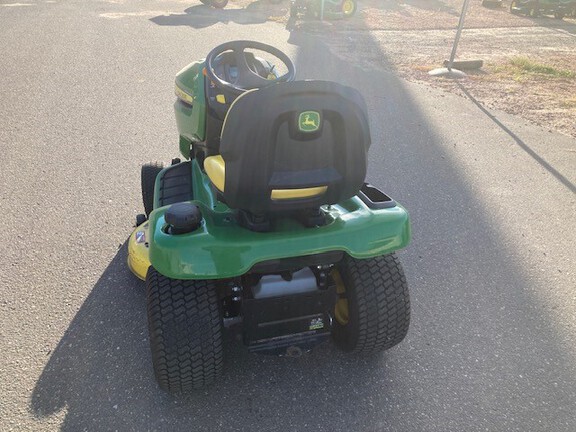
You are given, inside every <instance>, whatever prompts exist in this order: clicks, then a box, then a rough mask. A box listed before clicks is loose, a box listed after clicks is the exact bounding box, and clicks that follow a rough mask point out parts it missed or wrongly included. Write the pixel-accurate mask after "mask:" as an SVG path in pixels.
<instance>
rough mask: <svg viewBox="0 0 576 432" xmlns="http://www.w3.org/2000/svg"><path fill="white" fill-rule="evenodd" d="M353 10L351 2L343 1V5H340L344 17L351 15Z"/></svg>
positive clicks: (350, 0)
mask: <svg viewBox="0 0 576 432" xmlns="http://www.w3.org/2000/svg"><path fill="white" fill-rule="evenodd" d="M354 9H355V5H354V2H353V1H352V0H344V3H342V13H343V14H344V15H352V13H353V12H354Z"/></svg>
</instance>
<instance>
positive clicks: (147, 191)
mask: <svg viewBox="0 0 576 432" xmlns="http://www.w3.org/2000/svg"><path fill="white" fill-rule="evenodd" d="M163 168H164V166H163V165H162V163H161V162H150V163H147V164H144V165H142V169H141V170H140V179H141V183H142V203H143V204H144V213H146V217H149V216H150V213H152V210H154V185H155V183H156V177H158V174H159V173H160V171H162V169H163Z"/></svg>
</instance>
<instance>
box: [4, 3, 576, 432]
mask: <svg viewBox="0 0 576 432" xmlns="http://www.w3.org/2000/svg"><path fill="white" fill-rule="evenodd" d="M231 39H254V40H259V41H262V42H265V43H269V44H271V45H274V46H276V47H278V48H280V49H282V50H283V51H285V52H286V53H287V54H288V55H289V56H290V57H291V58H292V59H293V60H294V61H295V63H296V67H297V70H298V77H299V78H315V79H328V80H336V81H339V82H342V83H345V84H349V85H352V86H354V87H356V88H358V89H359V90H360V91H361V93H362V94H363V95H364V96H365V98H366V100H367V104H368V108H369V114H370V121H371V130H372V141H373V144H372V148H371V153H370V156H369V157H370V166H369V175H368V179H369V180H370V181H371V182H372V183H373V184H375V185H377V186H379V187H380V188H382V189H383V190H385V191H386V192H388V193H389V194H390V195H391V196H393V197H394V198H396V199H397V200H398V201H399V202H401V203H402V204H403V205H404V206H405V207H406V208H407V209H408V211H409V212H410V215H411V217H412V223H413V242H412V244H411V245H410V246H409V247H408V248H407V249H406V250H405V251H403V252H402V253H401V254H400V257H401V260H402V263H403V265H404V267H405V271H406V274H407V278H408V282H409V284H410V289H411V296H412V325H411V329H410V332H409V334H408V337H407V339H406V340H405V341H404V342H403V343H401V344H400V345H399V346H397V347H395V348H394V349H392V350H390V351H388V352H386V353H384V354H383V355H377V356H372V357H368V358H359V357H354V356H349V355H345V354H343V353H340V352H339V351H338V350H337V349H336V348H335V347H333V346H332V345H325V346H321V347H319V348H318V349H316V350H315V351H313V352H312V353H310V354H307V355H304V356H302V357H300V358H297V359H291V358H278V357H267V356H258V355H253V354H249V353H247V352H246V350H245V349H244V348H243V346H242V345H241V343H240V342H239V341H238V340H237V339H236V338H235V337H234V335H232V334H229V335H228V336H227V343H226V355H227V363H226V367H225V372H224V376H223V377H222V379H220V380H219V382H218V383H217V384H216V385H215V386H214V387H212V388H210V389H207V390H205V391H201V392H198V393H197V394H194V395H192V396H189V397H186V398H173V397H171V396H169V395H167V394H165V393H163V392H162V391H161V390H159V389H158V387H157V385H156V383H155V381H154V377H153V373H152V366H151V360H150V353H149V348H148V337H147V328H146V316H145V307H146V304H145V296H144V286H143V284H142V282H140V281H139V280H137V279H136V278H135V277H133V276H132V274H131V273H130V271H129V270H128V268H127V266H126V241H127V238H128V236H129V234H130V232H131V229H132V224H133V222H134V219H135V216H136V214H138V213H140V212H142V209H141V206H142V205H141V198H140V184H139V183H140V179H139V171H140V164H141V163H143V162H148V161H154V160H162V161H169V160H170V159H171V158H172V157H175V156H177V151H178V142H177V132H176V126H175V122H174V118H173V111H172V103H173V100H174V96H173V77H174V75H175V74H176V73H177V72H178V71H179V70H180V69H181V68H182V67H183V66H185V65H186V64H188V63H189V62H191V61H193V60H196V59H198V58H202V57H203V56H205V55H206V54H207V53H208V51H209V50H210V49H211V48H212V47H214V46H216V45H217V44H219V43H221V42H224V41H227V40H231ZM372 49H373V52H374V53H375V55H380V56H381V62H382V68H381V69H376V68H372V69H371V68H366V67H359V64H361V63H362V62H361V61H358V62H354V61H349V60H345V58H344V57H343V56H341V55H339V53H338V52H333V51H331V50H329V49H328V47H327V46H326V44H325V43H324V42H322V38H321V37H318V36H313V35H308V34H306V33H303V32H298V31H292V32H289V31H288V30H286V29H285V27H284V26H283V25H281V24H278V23H273V22H265V20H264V19H263V18H262V17H261V16H259V15H258V14H256V13H250V12H247V11H242V10H233V9H225V10H223V11H213V10H209V9H207V8H206V7H205V6H203V5H201V4H200V3H193V2H184V1H175V0H172V1H150V0H146V1H142V2H136V1H113V0H110V1H105V0H104V1H95V0H91V1H88V0H87V1H79V0H70V1H62V0H53V1H37V0H19V1H16V0H0V211H1V214H2V217H1V218H0V233H1V234H0V238H1V239H2V242H1V244H2V253H1V254H0V329H1V330H0V365H1V366H0V431H10V430H14V431H52V430H63V431H83V430H87V431H112V430H119V431H164V430H165V431H175V430H190V431H214V430H220V431H243V430H246V431H303V430H311V431H332V432H335V431H439V432H440V431H566V432H571V431H574V430H576V415H575V414H574V413H575V412H576V340H575V336H574V335H575V334H576V332H575V330H576V318H575V317H576V292H575V288H576V271H575V270H574V268H575V265H574V263H575V262H576V260H575V255H576V248H575V247H574V243H575V241H576V234H575V232H576V229H575V228H576V186H575V184H576V169H575V168H576V140H575V139H573V138H570V137H567V136H564V135H560V134H558V133H555V132H551V131H548V130H545V129H542V128H540V127H537V126H534V125H532V124H529V123H528V122H526V121H525V120H523V119H521V118H518V117H513V116H510V115H507V114H504V113H501V112H497V111H490V110H487V109H486V108H485V107H483V106H482V105H481V104H479V103H478V102H477V101H475V100H474V99H473V97H472V96H470V97H468V98H463V97H459V96H455V95H451V94H445V93H442V92H440V91H437V90H434V89H431V88H428V87H425V86H422V85H416V84H411V83H408V82H405V81H403V80H401V79H399V78H398V77H397V76H396V75H394V74H393V73H389V72H386V71H385V69H387V67H386V64H387V58H386V52H385V50H381V47H380V45H379V44H378V43H377V42H376V39H374V46H373V47H372ZM407 49H411V48H410V47H407ZM347 57H348V56H347ZM462 87H463V89H464V91H465V90H466V83H465V82H463V83H462Z"/></svg>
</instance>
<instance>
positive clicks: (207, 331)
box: [146, 267, 224, 394]
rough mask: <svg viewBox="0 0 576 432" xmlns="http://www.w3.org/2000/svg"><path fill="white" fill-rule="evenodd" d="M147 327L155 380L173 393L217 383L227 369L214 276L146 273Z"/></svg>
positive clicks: (154, 271)
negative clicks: (194, 277) (200, 277)
mask: <svg viewBox="0 0 576 432" xmlns="http://www.w3.org/2000/svg"><path fill="white" fill-rule="evenodd" d="M146 286H147V308H148V331H149V336H150V350H151V351H152V365H153V367H154V374H155V375H156V380H157V381H158V384H159V385H160V387H161V388H162V389H163V390H166V391H167V392H169V393H176V394H178V393H186V392H189V391H191V390H194V389H200V388H203V387H206V386H208V385H210V384H212V383H213V382H214V381H215V380H216V378H218V376H220V374H221V372H222V366H223V362H224V353H223V348H222V313H221V308H220V303H219V301H218V294H217V292H216V287H215V286H214V282H213V281H206V280H177V279H170V278H167V277H166V276H163V275H161V274H160V273H158V272H157V271H156V270H155V269H154V268H153V267H150V268H149V270H148V274H147V275H146Z"/></svg>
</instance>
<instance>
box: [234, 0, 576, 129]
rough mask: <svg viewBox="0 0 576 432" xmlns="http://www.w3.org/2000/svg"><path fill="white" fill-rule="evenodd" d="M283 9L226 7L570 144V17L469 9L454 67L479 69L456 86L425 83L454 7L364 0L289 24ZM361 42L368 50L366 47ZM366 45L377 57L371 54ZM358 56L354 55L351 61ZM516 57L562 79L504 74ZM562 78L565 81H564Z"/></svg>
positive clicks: (263, 4)
mask: <svg viewBox="0 0 576 432" xmlns="http://www.w3.org/2000/svg"><path fill="white" fill-rule="evenodd" d="M288 6H289V3H288V2H287V1H284V2H282V3H280V4H271V3H269V2H268V1H266V0H261V1H257V2H250V1H249V0H232V1H231V3H230V6H228V7H231V8H235V7H237V8H242V7H243V8H246V9H250V10H252V11H255V12H260V13H263V14H265V15H266V16H267V18H268V19H270V20H274V21H278V22H285V23H286V24H287V26H289V27H290V28H292V29H295V30H304V31H308V32H314V33H316V34H317V35H318V37H320V38H321V39H322V40H323V41H324V42H325V44H326V45H327V46H329V47H330V49H331V51H332V52H333V53H335V54H336V55H338V56H339V57H341V58H343V59H345V60H348V61H356V62H359V63H360V66H362V67H364V68H375V69H390V70H395V71H396V72H397V73H398V74H399V75H400V76H402V77H404V78H406V79H408V80H410V81H418V82H426V83H428V84H429V85H431V86H434V87H441V88H443V89H444V90H446V91H450V92H453V93H456V94H459V95H463V96H466V97H472V98H473V99H475V100H476V101H477V102H478V103H481V104H482V105H484V106H486V107H490V108H497V109H500V110H503V111H506V112H508V113H511V114H515V115H520V116H522V117H524V118H526V119H528V120H530V121H532V122H534V123H536V124H539V125H541V126H543V127H547V128H549V129H550V130H557V131H559V132H562V133H564V134H566V135H570V136H575V137H576V62H575V61H574V58H576V18H574V17H570V18H564V19H563V20H556V19H554V18H552V17H547V16H544V17H540V18H529V17H524V16H518V15H513V14H511V13H510V12H509V3H506V2H504V3H503V4H501V5H500V6H498V7H495V8H493V9H492V8H486V7H483V6H482V5H481V2H480V1H474V2H471V3H470V6H469V10H468V13H467V15H466V21H465V28H464V31H463V33H462V38H461V40H460V44H459V47H458V51H457V56H456V60H464V59H468V60H476V59H479V60H483V62H484V66H483V67H482V69H480V70H477V71H472V72H469V74H468V77H467V78H466V79H464V80H460V81H457V82H455V81H452V80H449V79H442V78H440V79H439V78H432V77H430V76H429V75H428V71H430V70H432V69H434V68H436V67H440V66H442V63H443V61H444V60H446V59H448V58H449V56H450V51H451V49H452V42H453V40H454V36H455V28H456V26H457V24H458V19H459V15H460V11H461V6H462V2H461V1H460V0H445V1H438V0H409V1H390V0H384V1H382V0H364V1H361V2H360V5H359V10H358V12H357V14H356V15H355V16H354V17H352V18H351V19H346V20H334V21H324V22H319V21H316V20H306V19H299V20H296V21H295V22H289V19H288ZM367 41H369V43H367ZM374 41H376V42H377V44H378V45H379V46H380V48H381V49H380V52H374V51H373V49H372V48H364V47H373V46H374ZM359 53H360V55H359ZM517 57H522V58H526V59H528V60H530V61H532V62H535V63H538V64H541V65H545V66H550V67H553V68H555V69H556V70H558V71H562V72H566V73H567V74H568V75H569V76H568V77H566V76H551V75H545V74H527V75H521V76H518V75H517V74H516V73H515V71H514V70H511V69H510V62H511V60H512V59H514V58H517ZM564 75H566V74H564Z"/></svg>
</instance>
